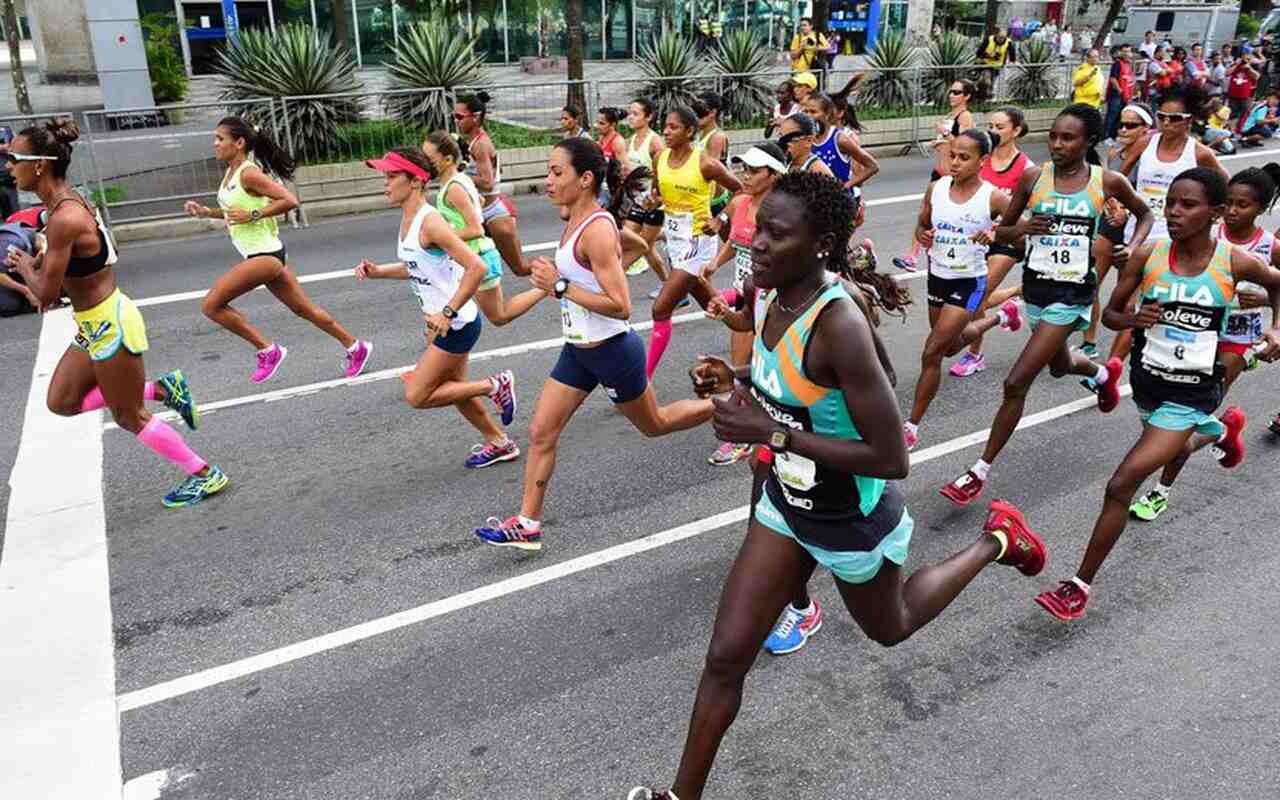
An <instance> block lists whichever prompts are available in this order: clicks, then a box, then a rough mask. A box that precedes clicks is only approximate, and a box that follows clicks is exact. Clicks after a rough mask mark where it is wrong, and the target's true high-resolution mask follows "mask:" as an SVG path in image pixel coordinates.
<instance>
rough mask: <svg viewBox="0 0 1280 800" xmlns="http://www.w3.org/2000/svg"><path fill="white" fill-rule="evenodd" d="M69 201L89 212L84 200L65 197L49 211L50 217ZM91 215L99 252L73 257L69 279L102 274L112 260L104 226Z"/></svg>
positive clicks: (68, 273)
mask: <svg viewBox="0 0 1280 800" xmlns="http://www.w3.org/2000/svg"><path fill="white" fill-rule="evenodd" d="M68 200H71V201H78V202H79V203H80V205H81V206H82V207H83V208H84V210H85V211H89V206H88V205H85V202H84V201H83V200H79V198H75V197H64V198H62V199H61V200H59V201H58V202H57V204H55V205H54V207H53V208H51V209H49V217H53V212H55V211H57V210H58V209H59V208H60V207H61V206H62V204H63V203H65V202H67V201H68ZM89 213H90V215H92V216H93V222H94V225H93V226H94V228H95V229H96V230H97V231H98V252H97V253H95V254H94V255H91V256H76V255H72V256H71V258H69V259H68V260H67V272H66V277H68V278H87V277H89V276H90V275H92V274H94V273H95V272H101V271H102V270H104V269H106V267H107V261H108V260H109V259H110V258H111V247H110V246H109V245H108V244H107V237H106V234H104V233H103V232H102V226H101V225H99V224H98V218H97V216H96V215H94V214H93V212H92V211H89Z"/></svg>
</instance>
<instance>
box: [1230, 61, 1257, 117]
mask: <svg viewBox="0 0 1280 800" xmlns="http://www.w3.org/2000/svg"><path fill="white" fill-rule="evenodd" d="M1259 77H1260V76H1259V73H1258V71H1257V70H1256V69H1254V68H1253V64H1252V63H1251V61H1250V59H1249V58H1248V57H1247V56H1245V55H1244V54H1241V55H1240V56H1239V57H1238V58H1236V59H1235V62H1234V63H1233V64H1232V67H1231V69H1230V71H1229V72H1227V105H1229V106H1230V107H1231V117H1232V119H1236V118H1238V117H1241V116H1243V115H1244V113H1245V111H1246V110H1247V109H1248V108H1249V101H1250V100H1251V99H1253V90H1254V89H1255V88H1257V85H1258V78H1259Z"/></svg>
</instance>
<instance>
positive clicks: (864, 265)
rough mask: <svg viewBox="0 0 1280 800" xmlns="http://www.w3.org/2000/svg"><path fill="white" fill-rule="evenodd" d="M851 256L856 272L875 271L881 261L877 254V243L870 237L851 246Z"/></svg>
mask: <svg viewBox="0 0 1280 800" xmlns="http://www.w3.org/2000/svg"><path fill="white" fill-rule="evenodd" d="M849 256H850V261H851V262H852V263H853V269H854V271H855V272H875V271H876V266H877V265H878V264H879V263H880V259H879V258H878V257H877V256H876V244H875V242H873V241H871V240H870V239H863V240H862V242H861V243H860V244H857V245H855V246H854V247H852V248H850V250H849Z"/></svg>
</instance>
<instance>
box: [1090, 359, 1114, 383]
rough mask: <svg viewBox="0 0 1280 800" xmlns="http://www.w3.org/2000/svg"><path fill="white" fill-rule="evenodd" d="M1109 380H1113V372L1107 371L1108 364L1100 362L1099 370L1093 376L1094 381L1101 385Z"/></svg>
mask: <svg viewBox="0 0 1280 800" xmlns="http://www.w3.org/2000/svg"><path fill="white" fill-rule="evenodd" d="M1109 380H1111V373H1110V372H1107V365H1106V364H1099V365H1098V372H1097V373H1096V374H1095V375H1094V376H1093V382H1094V383H1096V384H1098V385H1099V386H1105V385H1106V384H1107V381H1109Z"/></svg>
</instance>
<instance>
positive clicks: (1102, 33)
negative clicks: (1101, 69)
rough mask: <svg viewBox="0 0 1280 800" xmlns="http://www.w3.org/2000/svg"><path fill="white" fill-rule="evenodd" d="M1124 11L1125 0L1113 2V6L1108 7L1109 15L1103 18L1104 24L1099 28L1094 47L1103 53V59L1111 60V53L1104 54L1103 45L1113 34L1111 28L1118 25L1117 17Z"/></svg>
mask: <svg viewBox="0 0 1280 800" xmlns="http://www.w3.org/2000/svg"><path fill="white" fill-rule="evenodd" d="M1123 10H1124V0H1111V5H1109V6H1108V7H1107V15H1106V16H1105V17H1103V18H1102V24H1101V25H1099V26H1098V35H1097V37H1095V38H1094V40H1093V41H1094V45H1093V46H1094V47H1096V48H1098V51H1099V52H1101V53H1102V57H1103V58H1107V59H1109V58H1110V57H1111V54H1110V53H1106V52H1103V46H1102V43H1103V42H1105V41H1106V40H1107V35H1108V34H1110V33H1111V26H1112V25H1115V24H1116V17H1118V16H1120V12H1121V11H1123Z"/></svg>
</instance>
